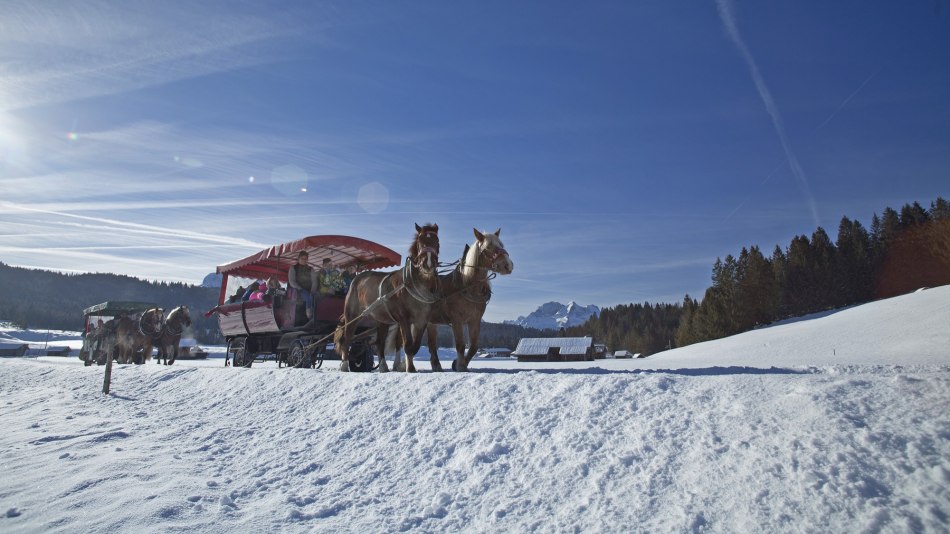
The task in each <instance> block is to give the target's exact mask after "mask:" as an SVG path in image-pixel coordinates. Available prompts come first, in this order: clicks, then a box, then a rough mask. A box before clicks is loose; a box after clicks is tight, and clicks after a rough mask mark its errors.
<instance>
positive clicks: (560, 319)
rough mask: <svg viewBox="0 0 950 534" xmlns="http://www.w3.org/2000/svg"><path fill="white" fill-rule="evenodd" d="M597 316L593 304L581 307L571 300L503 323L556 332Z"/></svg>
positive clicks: (550, 305)
mask: <svg viewBox="0 0 950 534" xmlns="http://www.w3.org/2000/svg"><path fill="white" fill-rule="evenodd" d="M599 314H600V308H598V307H597V306H595V305H593V304H591V305H589V306H582V305H580V304H578V303H577V302H575V301H573V300H572V301H570V302H568V303H567V304H561V303H560V302H553V301H552V302H545V303H544V304H542V305H540V306H538V309H536V310H535V311H533V312H531V313H530V314H529V315H528V316H527V317H525V316H521V317H518V318H517V319H516V320H514V321H505V323H506V324H516V325H520V326H523V327H526V328H537V329H539V330H558V329H560V328H567V327H570V326H578V325H581V324H584V323H585V322H586V321H587V320H588V319H590V318H591V317H595V316H597V315H599Z"/></svg>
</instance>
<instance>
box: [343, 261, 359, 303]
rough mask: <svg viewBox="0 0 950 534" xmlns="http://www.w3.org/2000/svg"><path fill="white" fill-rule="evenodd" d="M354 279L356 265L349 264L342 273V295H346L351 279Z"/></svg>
mask: <svg viewBox="0 0 950 534" xmlns="http://www.w3.org/2000/svg"><path fill="white" fill-rule="evenodd" d="M354 278H356V264H354V263H351V264H350V265H349V266H347V268H346V271H345V272H344V273H343V294H344V295H346V294H347V293H349V291H350V284H352V283H353V279H354Z"/></svg>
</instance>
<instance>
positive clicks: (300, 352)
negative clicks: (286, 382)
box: [287, 339, 311, 369]
mask: <svg viewBox="0 0 950 534" xmlns="http://www.w3.org/2000/svg"><path fill="white" fill-rule="evenodd" d="M310 359H311V358H310V355H309V354H307V347H306V345H304V343H303V341H301V340H299V339H298V340H296V341H294V344H293V345H291V346H290V352H288V353H287V366H288V367H294V368H296V369H303V368H304V367H310Z"/></svg>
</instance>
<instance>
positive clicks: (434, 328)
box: [426, 323, 442, 372]
mask: <svg viewBox="0 0 950 534" xmlns="http://www.w3.org/2000/svg"><path fill="white" fill-rule="evenodd" d="M438 334H439V327H438V325H436V324H435V323H429V324H427V325H426V335H427V336H428V337H429V363H430V364H432V370H433V371H435V372H439V371H442V362H440V361H439V347H438V344H439V335H438Z"/></svg>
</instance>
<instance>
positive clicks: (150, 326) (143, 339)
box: [115, 308, 165, 363]
mask: <svg viewBox="0 0 950 534" xmlns="http://www.w3.org/2000/svg"><path fill="white" fill-rule="evenodd" d="M164 321H165V314H164V311H163V310H162V309H161V308H151V309H149V310H146V311H145V312H143V313H142V316H141V317H140V318H139V320H137V321H136V320H135V319H132V318H130V317H128V316H125V315H123V316H122V317H120V318H119V319H118V321H117V324H116V328H115V348H116V352H117V353H118V357H117V360H118V362H119V363H133V362H135V363H145V361H146V360H149V359H151V358H152V343H153V342H154V340H155V339H157V338H158V336H159V335H161V332H162V324H163V323H164ZM139 351H141V352H142V359H141V361H136V354H137V353H138V352H139Z"/></svg>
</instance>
